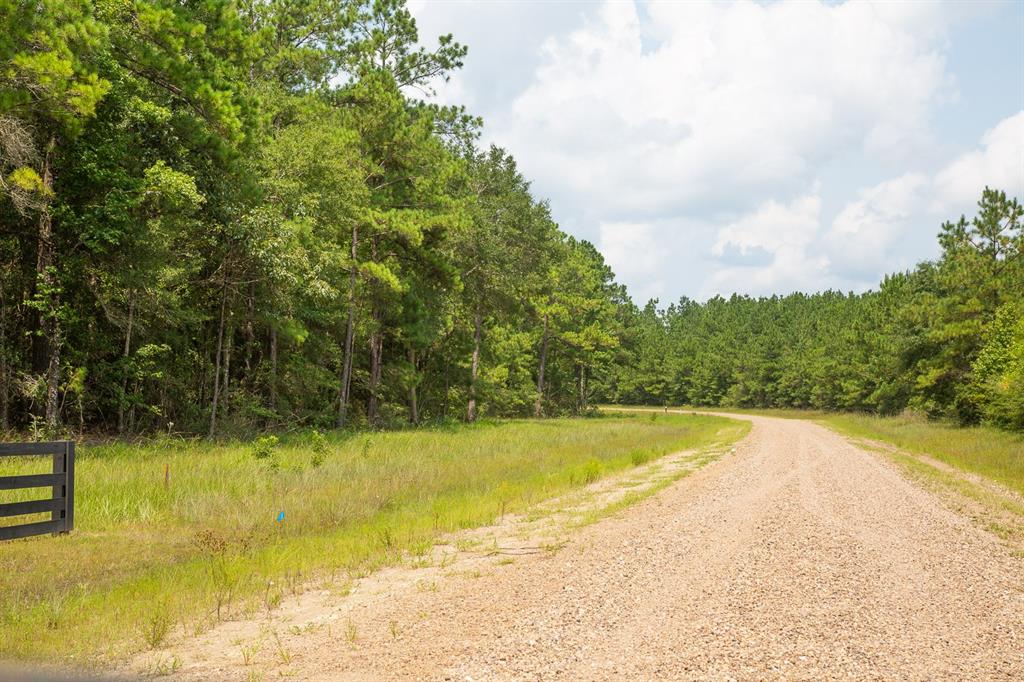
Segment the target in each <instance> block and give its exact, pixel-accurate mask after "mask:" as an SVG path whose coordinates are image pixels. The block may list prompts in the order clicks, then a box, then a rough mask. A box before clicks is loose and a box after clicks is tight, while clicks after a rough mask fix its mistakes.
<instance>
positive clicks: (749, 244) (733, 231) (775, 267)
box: [701, 195, 829, 296]
mask: <svg viewBox="0 0 1024 682" xmlns="http://www.w3.org/2000/svg"><path fill="white" fill-rule="evenodd" d="M820 222H821V199H820V198H819V197H817V196H816V195H807V196H803V197H799V198H797V199H795V200H794V201H793V202H791V203H790V204H780V203H778V202H776V201H774V200H772V201H768V202H765V203H764V204H763V205H761V206H760V207H758V208H757V210H755V211H754V212H752V213H750V214H749V215H746V216H743V217H742V218H740V219H739V220H737V221H735V222H732V223H730V224H728V225H726V226H725V227H723V228H721V229H720V230H719V231H718V240H717V241H716V242H715V244H714V246H712V248H711V252H712V253H713V254H714V255H715V256H718V257H720V258H721V257H723V256H726V255H727V254H728V252H729V251H730V250H731V249H735V250H736V251H738V253H739V254H740V255H741V256H743V255H749V254H750V253H751V252H753V251H761V252H763V253H764V254H766V255H767V256H769V259H768V262H767V263H764V264H754V265H728V266H726V267H723V268H722V269H720V270H718V271H717V272H715V273H714V274H713V275H712V276H711V277H710V278H709V280H708V281H707V282H705V286H704V291H702V292H701V293H702V295H704V296H710V295H713V294H716V293H722V292H732V291H740V292H744V293H754V294H762V293H771V292H777V293H786V292H790V291H796V290H818V289H822V288H825V286H823V284H825V276H826V273H827V268H828V264H829V261H828V258H826V257H825V256H823V255H821V254H816V253H814V252H813V251H812V246H813V244H814V243H815V240H816V239H817V237H818V232H819V226H820Z"/></svg>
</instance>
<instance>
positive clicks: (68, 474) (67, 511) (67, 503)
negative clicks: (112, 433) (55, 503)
mask: <svg viewBox="0 0 1024 682" xmlns="http://www.w3.org/2000/svg"><path fill="white" fill-rule="evenodd" d="M64 481H65V485H64V532H65V533H70V532H71V531H72V530H73V529H74V527H75V441H73V440H69V441H68V447H67V455H66V459H65V460H64Z"/></svg>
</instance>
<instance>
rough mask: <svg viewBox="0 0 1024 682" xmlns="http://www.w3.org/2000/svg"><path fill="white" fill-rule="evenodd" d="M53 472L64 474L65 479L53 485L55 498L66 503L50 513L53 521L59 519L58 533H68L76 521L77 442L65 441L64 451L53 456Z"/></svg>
mask: <svg viewBox="0 0 1024 682" xmlns="http://www.w3.org/2000/svg"><path fill="white" fill-rule="evenodd" d="M53 473H55V474H63V481H62V482H60V483H58V484H56V485H54V486H53V497H54V499H63V500H64V504H63V505H62V506H61V507H60V508H59V509H54V510H53V511H52V512H51V513H50V520H51V521H59V522H60V529H59V530H58V531H57V532H58V533H68V532H70V531H71V529H72V528H74V521H75V501H74V494H75V485H74V478H73V477H74V475H75V442H74V441H70V440H68V441H64V448H63V452H58V453H56V454H54V456H53Z"/></svg>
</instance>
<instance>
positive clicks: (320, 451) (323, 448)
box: [309, 429, 330, 469]
mask: <svg viewBox="0 0 1024 682" xmlns="http://www.w3.org/2000/svg"><path fill="white" fill-rule="evenodd" d="M309 449H310V450H311V451H312V452H313V456H312V457H311V458H310V463H311V464H312V465H313V468H314V469H316V468H318V467H320V465H322V464H323V463H324V460H325V459H327V453H328V452H329V450H330V448H329V447H328V445H327V438H326V437H325V436H324V434H322V433H320V432H319V431H317V430H316V429H313V432H312V433H310V434H309Z"/></svg>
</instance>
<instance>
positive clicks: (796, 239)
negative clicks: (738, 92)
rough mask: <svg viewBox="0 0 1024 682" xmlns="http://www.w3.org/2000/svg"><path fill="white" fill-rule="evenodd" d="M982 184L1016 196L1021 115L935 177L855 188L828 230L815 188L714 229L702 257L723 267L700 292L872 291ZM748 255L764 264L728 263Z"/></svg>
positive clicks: (1023, 149) (1021, 170) (920, 252)
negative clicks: (853, 196) (853, 195)
mask: <svg viewBox="0 0 1024 682" xmlns="http://www.w3.org/2000/svg"><path fill="white" fill-rule="evenodd" d="M986 185H988V186H990V187H994V188H997V189H1003V190H1006V191H1007V192H1009V193H1010V194H1011V195H1013V196H1017V197H1021V196H1022V195H1024V112H1021V113H1018V114H1016V115H1014V116H1011V117H1009V118H1006V119H1004V120H1002V121H1000V122H999V123H998V124H997V125H996V126H995V127H994V128H992V130H990V131H988V132H986V133H985V134H984V136H983V137H982V139H981V146H980V148H978V149H975V150H971V151H968V152H966V153H964V154H962V155H961V156H959V157H958V158H956V159H954V160H953V161H951V162H950V163H949V164H947V165H946V166H945V167H943V168H942V169H940V170H939V171H938V172H937V173H935V174H934V175H927V174H923V173H905V174H903V175H901V176H899V177H896V178H893V179H890V180H886V181H884V182H881V183H879V184H877V185H874V186H871V187H867V188H864V189H861V190H860V191H859V192H858V194H857V198H856V199H854V200H852V201H849V202H847V203H846V204H845V205H844V206H843V207H842V208H841V209H840V210H839V212H838V213H837V214H836V215H835V217H834V218H833V219H832V220H831V222H830V223H828V227H827V228H826V227H825V221H824V220H823V217H822V215H821V200H820V198H819V196H818V192H817V191H815V192H813V193H811V194H809V195H807V196H803V197H800V198H798V199H796V200H794V201H793V202H791V203H790V204H780V203H778V202H777V201H774V200H769V201H767V202H765V203H764V204H762V205H761V206H759V207H758V208H757V209H756V210H754V211H752V212H750V213H748V214H746V215H744V216H742V217H741V218H739V219H738V220H735V221H733V222H731V223H729V224H728V225H726V226H725V227H722V228H720V229H719V230H718V233H717V241H716V242H715V243H714V245H713V246H712V247H711V249H710V253H711V254H712V255H713V256H715V257H716V258H718V259H719V261H720V263H722V265H723V267H722V268H721V269H719V270H717V271H716V272H715V273H714V274H713V275H711V277H709V278H708V280H707V281H706V282H705V285H704V290H703V292H702V293H703V295H712V294H715V293H728V292H731V291H739V292H744V293H752V294H765V293H772V292H786V291H792V290H796V289H801V290H805V291H816V290H820V289H824V288H829V287H833V288H840V289H855V290H864V289H867V288H870V287H874V286H876V285H877V283H878V280H879V278H880V276H881V275H882V274H885V273H888V272H893V271H897V270H904V269H907V268H910V267H912V266H913V265H914V263H915V262H917V261H919V260H922V259H924V258H925V257H927V256H928V255H930V254H931V253H932V252H934V251H935V248H936V246H935V234H936V232H938V226H939V224H940V223H941V222H942V221H943V220H946V219H951V218H954V217H956V214H958V213H961V212H963V213H966V214H967V215H971V213H972V206H973V204H974V203H975V202H976V201H977V200H978V198H979V197H980V195H981V191H982V189H983V188H984V187H985V186H986ZM752 252H760V253H761V254H763V258H762V259H761V260H762V261H763V262H756V263H748V264H742V263H740V264H739V265H737V264H736V261H737V260H738V259H737V258H736V257H735V255H734V254H738V255H739V256H741V257H742V256H744V255H747V254H750V253H752Z"/></svg>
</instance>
